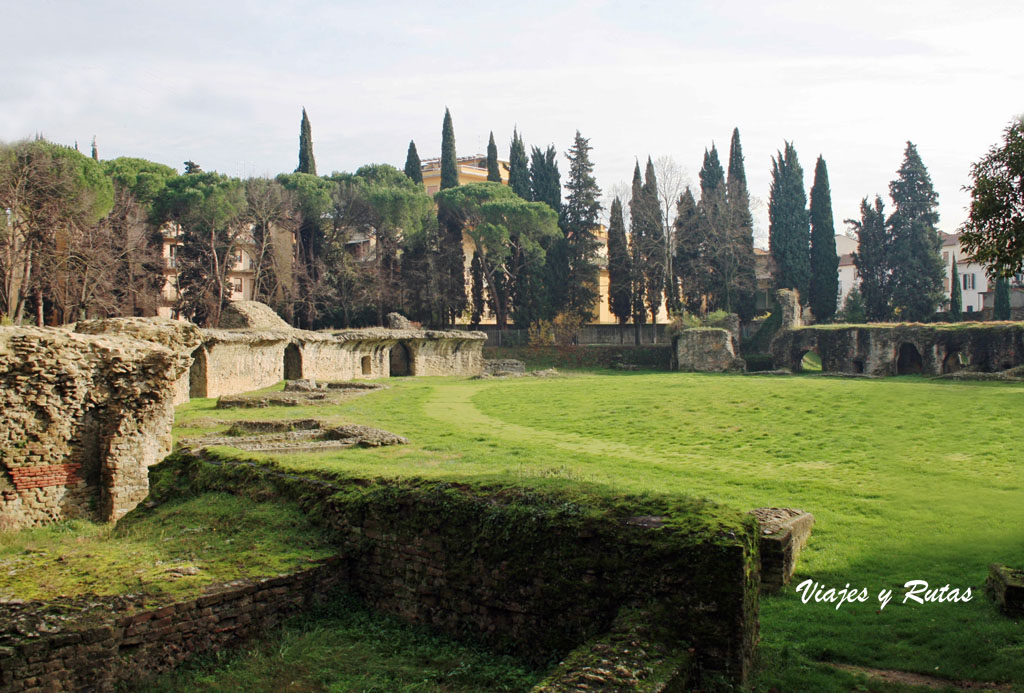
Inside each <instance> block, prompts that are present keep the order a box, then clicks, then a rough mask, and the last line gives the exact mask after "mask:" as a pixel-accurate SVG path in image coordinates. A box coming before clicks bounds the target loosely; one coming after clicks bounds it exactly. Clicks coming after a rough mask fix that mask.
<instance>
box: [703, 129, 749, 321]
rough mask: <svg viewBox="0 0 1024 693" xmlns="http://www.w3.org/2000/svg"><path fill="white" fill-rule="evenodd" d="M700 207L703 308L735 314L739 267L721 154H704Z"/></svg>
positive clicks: (706, 152) (712, 152)
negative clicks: (719, 155)
mask: <svg viewBox="0 0 1024 693" xmlns="http://www.w3.org/2000/svg"><path fill="white" fill-rule="evenodd" d="M699 178H700V203H699V204H698V210H699V212H700V215H699V217H698V219H699V222H700V237H701V248H702V254H701V258H700V260H701V261H702V266H701V267H700V268H699V271H700V272H701V273H703V274H704V275H705V278H704V280H703V287H704V299H705V302H704V306H703V308H704V309H706V310H717V309H723V310H727V311H731V310H733V304H734V303H735V300H736V275H737V269H738V266H739V261H738V257H737V254H736V250H737V247H736V246H737V244H736V238H735V235H734V234H733V233H732V231H733V228H732V224H733V218H732V213H731V211H732V210H731V209H730V207H729V203H728V187H727V185H726V181H725V171H724V169H722V164H721V162H720V161H719V160H718V150H717V149H716V148H715V146H714V145H711V150H710V151H708V150H707V149H705V150H704V162H703V164H702V165H701V169H700V174H699Z"/></svg>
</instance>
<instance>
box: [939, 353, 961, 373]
mask: <svg viewBox="0 0 1024 693" xmlns="http://www.w3.org/2000/svg"><path fill="white" fill-rule="evenodd" d="M960 359H961V356H960V351H959V350H958V349H950V350H949V351H947V352H946V357H945V358H944V359H942V372H943V373H956V372H957V371H959V370H962V369H963V363H962V362H961V360H960Z"/></svg>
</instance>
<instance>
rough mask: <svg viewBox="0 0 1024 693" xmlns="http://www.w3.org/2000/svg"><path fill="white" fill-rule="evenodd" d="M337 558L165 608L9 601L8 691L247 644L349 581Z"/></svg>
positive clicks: (115, 674)
mask: <svg viewBox="0 0 1024 693" xmlns="http://www.w3.org/2000/svg"><path fill="white" fill-rule="evenodd" d="M344 578H345V574H344V570H343V568H342V567H341V566H340V565H339V564H338V562H337V561H336V560H333V559H332V560H331V561H328V562H326V563H325V564H324V565H321V566H317V567H314V568H310V569H308V570H303V571H299V572H296V573H292V574H290V575H282V576H278V577H273V578H265V579H259V580H248V579H247V580H236V581H233V582H229V583H224V584H221V585H216V586H214V587H212V588H210V589H208V590H206V592H205V593H204V594H203V595H202V596H199V597H196V598H195V599H189V600H186V601H181V602H176V603H174V604H168V605H166V606H161V607H159V608H155V609H154V608H149V609H145V608H140V607H139V606H138V605H137V604H135V603H133V602H132V601H131V600H127V599H123V598H118V597H108V598H98V597H93V598H88V599H78V600H65V601H63V602H55V603H50V604H45V603H39V602H30V603H10V602H8V603H0V606H2V607H3V609H2V614H0V690H3V691H4V692H5V693H18V692H21V691H113V690H115V689H116V688H117V686H118V685H120V684H124V683H134V684H137V683H138V682H140V681H145V680H146V679H147V678H151V677H153V676H155V675H157V674H159V673H162V672H165V671H168V670H170V669H173V668H174V667H175V666H177V665H178V664H180V663H182V662H184V661H186V660H188V659H190V658H192V657H193V656H195V655H197V654H202V653H204V652H219V651H221V650H222V649H224V648H226V647H231V646H234V645H238V644H241V643H244V642H245V641H247V640H248V639H250V638H251V637H253V636H257V635H260V634H262V633H263V632H264V631H266V630H268V629H270V628H273V627H274V626H276V625H278V624H279V623H280V622H281V621H282V619H284V618H285V617H287V616H288V615H290V614H293V613H295V612H297V611H299V610H301V609H303V608H307V607H309V606H312V604H313V603H314V602H315V601H317V600H318V599H321V598H323V597H324V596H325V595H327V594H328V593H329V592H330V591H331V590H332V589H334V588H335V587H336V586H337V585H339V584H341V583H342V582H343V581H344Z"/></svg>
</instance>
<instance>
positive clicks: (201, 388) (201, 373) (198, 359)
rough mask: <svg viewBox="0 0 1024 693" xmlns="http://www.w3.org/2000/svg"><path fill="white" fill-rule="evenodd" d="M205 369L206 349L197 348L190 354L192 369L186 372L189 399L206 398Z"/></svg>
mask: <svg viewBox="0 0 1024 693" xmlns="http://www.w3.org/2000/svg"><path fill="white" fill-rule="evenodd" d="M207 368H208V363H207V358H206V349H204V348H203V347H199V348H198V349H196V350H195V351H193V352H192V367H191V368H189V371H188V396H189V398H196V397H206V392H207Z"/></svg>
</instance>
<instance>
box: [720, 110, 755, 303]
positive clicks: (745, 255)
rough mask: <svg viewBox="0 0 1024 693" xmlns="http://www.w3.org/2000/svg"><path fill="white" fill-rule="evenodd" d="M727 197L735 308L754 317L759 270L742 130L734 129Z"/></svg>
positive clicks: (730, 147) (730, 149) (730, 151)
mask: <svg viewBox="0 0 1024 693" xmlns="http://www.w3.org/2000/svg"><path fill="white" fill-rule="evenodd" d="M726 199H727V200H728V207H729V217H730V226H731V233H730V242H731V243H732V245H733V246H734V248H735V251H734V253H733V256H734V259H735V263H736V267H735V275H734V278H733V284H734V287H735V288H734V292H733V293H734V294H735V301H731V302H730V303H731V308H732V309H733V310H735V311H736V312H737V313H738V314H739V316H740V317H741V318H742V319H743V320H749V319H751V318H752V317H754V312H755V309H756V304H757V270H756V266H755V263H756V260H755V256H754V217H753V215H752V214H751V213H750V191H749V189H748V188H747V173H746V168H745V166H744V164H743V147H742V146H741V145H740V130H739V128H733V131H732V142H731V143H730V145H729V176H728V178H727V179H726Z"/></svg>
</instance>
